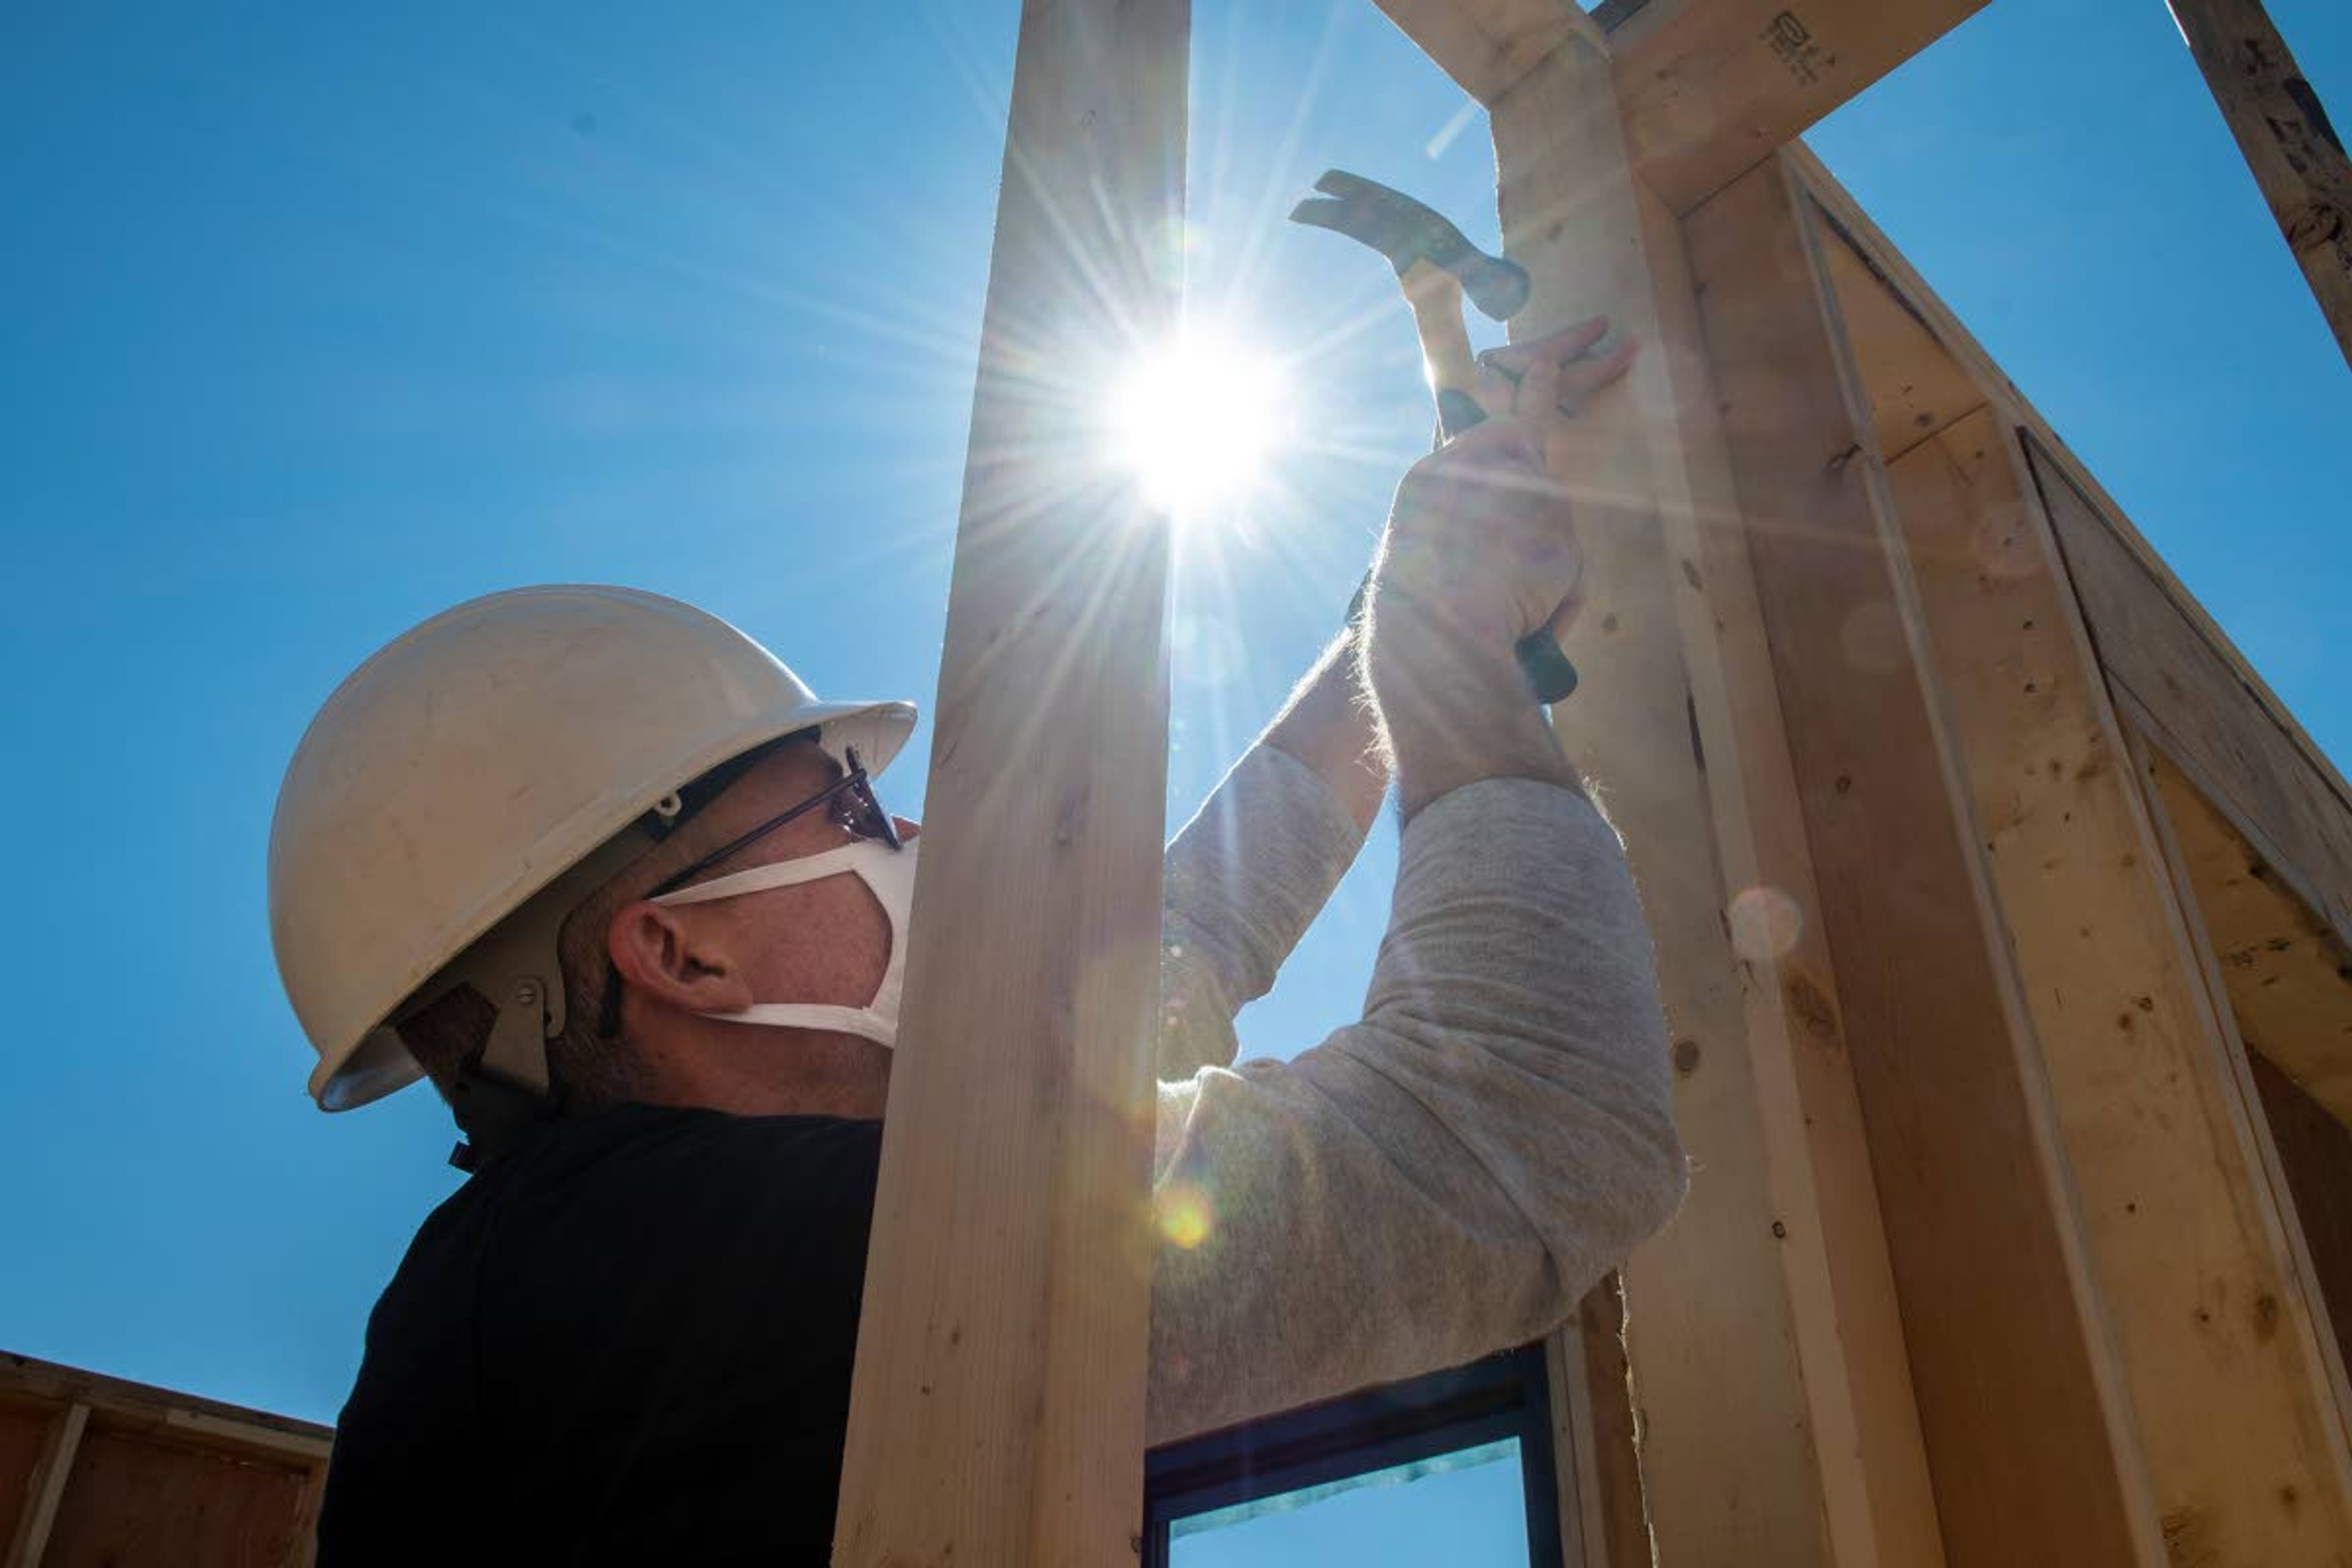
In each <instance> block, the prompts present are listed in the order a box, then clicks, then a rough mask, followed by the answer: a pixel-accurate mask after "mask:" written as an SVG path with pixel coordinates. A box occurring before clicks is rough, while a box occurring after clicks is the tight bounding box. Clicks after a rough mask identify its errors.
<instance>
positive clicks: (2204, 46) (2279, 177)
mask: <svg viewBox="0 0 2352 1568" xmlns="http://www.w3.org/2000/svg"><path fill="white" fill-rule="evenodd" d="M2171 4H2172V16H2173V20H2175V21H2177V22H2179V24H2180V36H2181V37H2183V38H2186V39H2187V40H2188V41H2189V53H2190V54H2192V55H2194V56H2196V58H2197V64H2198V67H2199V68H2200V69H2201V70H2203V71H2204V73H2205V85H2206V86H2207V87H2209V88H2210V89H2212V91H2213V100H2214V101H2215V102H2216V103H2218V104H2220V105H2221V118H2222V119H2224V120H2226V121H2229V124H2230V133H2231V135H2232V136H2234V137H2236V138H2237V140H2238V151H2239V152H2241V153H2243V154H2245V159H2246V166H2247V168H2249V169H2251V170H2252V171H2253V175H2254V183H2255V184H2257V185H2260V186H2261V187H2262V191H2263V201H2265V202H2267V203H2268V204H2269V205H2270V209H2271V216H2272V217H2273V219H2274V220H2276V222H2277V224H2278V230H2279V237H2280V238H2282V239H2284V240H2285V241H2286V247H2287V249H2288V250H2290V251H2291V252H2293V253H2294V261H2295V265H2296V266H2297V267H2300V268H2303V276H2304V280H2305V282H2307V283H2309V284H2310V285H2311V294H2312V298H2313V299H2315V300H2318V302H2319V310H2320V313H2321V314H2322V315H2323V316H2325V317H2326V318H2327V326H2328V330H2329V331H2333V332H2334V333H2335V334H2336V348H2337V350H2338V351H2339V352H2341V353H2343V355H2344V357H2345V360H2346V362H2347V363H2352V158H2347V157H2346V155H2345V152H2344V142H2343V141H2342V139H2341V138H2340V137H2339V136H2338V135H2337V133H2336V129H2335V127H2334V126H2333V125H2331V124H2330V123H2329V122H2328V118H2327V110H2326V108H2325V106H2323V105H2322V104H2321V103H2320V101H2319V94H2318V92H2317V91H2316V90H2315V89H2313V87H2312V85H2311V81H2310V79H2308V78H2306V77H2305V75H2304V74H2303V70H2302V68H2301V67H2299V66H2297V65H2296V64H2295V63H2294V53H2293V51H2291V50H2290V49H2288V47H2286V40H2285V39H2284V38H2283V37H2280V36H2279V30H2278V28H2277V27H2276V26H2274V25H2273V23H2272V21H2271V18H2270V13H2269V12H2267V11H2265V10H2264V9H2263V5H2262V0H2171Z"/></svg>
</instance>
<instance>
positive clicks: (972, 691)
mask: <svg viewBox="0 0 2352 1568" xmlns="http://www.w3.org/2000/svg"><path fill="white" fill-rule="evenodd" d="M1189 26H1190V16H1189V11H1188V7H1187V5H1185V4H1184V0H1029V3H1028V4H1027V5H1025V6H1024V10H1023V15H1022V24H1021V37H1020V44H1019V48H1018V51H1017V57H1016V61H1015V65H1014V69H1013V104H1012V110H1011V120H1010V124H1009V126H1008V129H1007V134H1006V144H1005V158H1004V172H1003V192H1002V195H1001V196H1000V200H999V205H998V209H997V223H996V240H995V251H994V256H993V258H992V263H991V268H990V275H989V287H988V298H987V304H986V308H985V312H984V315H983V318H982V336H981V351H980V362H981V363H980V379H979V385H978V388H977V391H976V393H975V395H974V399H973V408H972V427H971V448H970V454H969V457H968V459H967V466H966V470H965V483H964V500H963V510H962V515H961V521H960V523H959V525H958V529H957V533H956V546H955V560H954V569H953V577H952V584H951V588H950V598H949V605H948V618H947V637H946V644H945V648H944V651H943V655H942V658H941V662H940V699H939V709H938V718H937V721H936V730H935V732H934V738H933V742H932V751H931V764H930V778H929V802H930V809H929V821H928V823H927V824H926V829H927V830H926V832H925V835H924V838H923V875H922V879H921V881H920V883H919V887H918V888H917V890H916V896H915V908H914V914H913V926H912V931H911V933H910V936H909V942H910V944H911V952H910V954H909V959H908V972H907V981H906V987H907V989H906V1002H905V1005H904V1009H903V1020H904V1022H903V1025H902V1027H901V1031H900V1035H901V1039H900V1045H899V1047H898V1054H897V1059H896V1067H895V1069H894V1078H893V1081H892V1084H891V1094H890V1108H889V1116H888V1121H887V1129H886V1131H885V1134H884V1139H883V1153H882V1173H881V1183H880V1187H879V1191H878V1194H877V1204H876V1212H875V1232H874V1240H873V1244H872V1247H871V1249H870V1251H869V1254H868V1258H867V1266H866V1293H865V1314H864V1317H863V1319H862V1320H861V1322H860V1326H859V1331H858V1342H857V1365H856V1377H855V1382H854V1385H853V1393H852V1399H851V1409H850V1416H849V1433H848V1440H847V1446H846V1449H845V1472H844V1476H843V1480H842V1491H841V1510H840V1516H839V1523H838V1526H837V1533H836V1536H835V1555H834V1561H835V1563H839V1564H842V1565H843V1568H883V1565H885V1564H888V1565H889V1568H914V1565H918V1564H922V1565H935V1568H942V1565H945V1564H947V1563H962V1564H973V1565H978V1564H985V1563H1022V1564H1024V1565H1035V1568H1105V1565H1109V1564H1117V1563H1127V1562H1129V1560H1130V1559H1131V1557H1132V1553H1133V1551H1134V1542H1135V1541H1136V1540H1137V1538H1138V1537H1137V1532H1138V1531H1139V1529H1140V1524H1141V1518H1142V1495H1141V1494H1142V1476H1143V1466H1142V1452H1143V1386H1144V1358H1145V1335H1146V1326H1147V1324H1146V1320H1147V1314H1148V1311H1149V1300H1150V1297H1149V1278H1148V1270H1149V1267H1150V1255H1149V1249H1148V1228H1147V1204H1146V1197H1147V1189H1148V1185H1149V1183H1150V1150H1151V1108H1152V1098H1151V1076H1150V1044H1151V1039H1152V1034H1153V1030H1152V1020H1153V1015H1154V1011H1155V1004H1156V1000H1157V981H1158V973H1159V969H1158V956H1159V939H1160V839H1161V834H1162V829H1163V827H1164V821H1163V817H1164V803H1165V795H1166V782H1167V740H1168V733H1167V731H1168V725H1167V676H1166V666H1165V658H1164V647H1163V642H1162V637H1161V617H1162V609H1163V599H1164V595H1165V587H1166V574H1167V558H1168V540H1167V530H1166V521H1165V519H1164V518H1161V517H1159V516H1156V515H1154V514H1152V513H1151V512H1150V510H1148V509H1147V508H1146V507H1145V505H1144V504H1143V502H1142V500H1141V498H1140V496H1139V490H1138V486H1137V483H1136V480H1135V479H1134V477H1133V476H1131V475H1128V474H1124V473H1120V472H1117V471H1115V470H1113V469H1112V468H1109V467H1108V453H1109V450H1110V443H1109V442H1108V441H1107V440H1106V439H1105V432H1104V431H1103V429H1102V428H1101V426H1100V424H1099V415H1098V413H1097V411H1098V409H1099V408H1100V407H1101V406H1102V405H1103V404H1104V403H1105V402H1106V401H1108V399H1107V396H1106V394H1107V393H1108V391H1109V389H1110V388H1111V387H1112V385H1113V384H1114V379H1115V378H1116V377H1117V376H1118V374H1121V373H1122V372H1123V370H1124V369H1125V367H1126V365H1127V364H1128V363H1129V362H1131V360H1132V358H1133V353H1134V350H1135V348H1136V347H1137V346H1138V345H1139V344H1143V343H1149V342H1152V341H1153V340H1155V339H1156V338H1158V337H1160V336H1161V335H1163V334H1164V333H1165V332H1167V331H1169V330H1170V329H1171V328H1172V326H1173V324H1174V321H1175V313H1176V303H1177V293H1178V288H1179V285H1180V282H1181V248H1180V242H1181V220H1182V211H1183V207H1182V199H1183V198H1182V190H1183V168H1184V110H1185V82H1186V67H1187V58H1186V57H1187V51H1188V48H1189V45H1188V33H1189Z"/></svg>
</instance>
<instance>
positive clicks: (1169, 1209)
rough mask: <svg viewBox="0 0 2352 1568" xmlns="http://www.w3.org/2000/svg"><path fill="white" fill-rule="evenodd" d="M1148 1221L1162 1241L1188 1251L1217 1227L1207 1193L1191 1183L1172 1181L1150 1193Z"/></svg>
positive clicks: (1204, 1239)
mask: <svg viewBox="0 0 2352 1568" xmlns="http://www.w3.org/2000/svg"><path fill="white" fill-rule="evenodd" d="M1151 1218H1152V1222H1153V1223H1154V1224H1155V1225H1157V1226H1159V1227H1160V1236H1161V1237H1163V1238H1165V1239H1166V1240H1167V1241H1168V1242H1170V1243H1171V1245H1173V1246H1176V1247H1182V1248H1183V1249H1184V1250H1185V1251H1187V1252H1190V1251H1192V1248H1194V1247H1198V1246H1200V1245H1201V1243H1202V1242H1204V1241H1206V1240H1208V1239H1209V1232H1211V1231H1212V1230H1214V1229H1215V1228H1216V1225H1217V1216H1216V1212H1215V1211H1214V1210H1213V1209H1212V1208H1211V1207H1210V1206H1209V1194H1206V1193H1204V1192H1202V1190H1201V1189H1200V1188H1199V1187H1196V1186H1194V1185H1193V1184H1192V1183H1190V1182H1171V1183H1169V1184H1167V1185H1165V1186H1163V1187H1161V1188H1160V1190H1159V1191H1158V1192H1155V1193H1153V1194H1151Z"/></svg>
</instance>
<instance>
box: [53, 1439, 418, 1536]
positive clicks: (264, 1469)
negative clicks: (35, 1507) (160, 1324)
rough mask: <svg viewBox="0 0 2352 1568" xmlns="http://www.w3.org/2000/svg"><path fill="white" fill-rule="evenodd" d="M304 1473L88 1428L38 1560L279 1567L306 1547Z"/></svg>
mask: <svg viewBox="0 0 2352 1568" xmlns="http://www.w3.org/2000/svg"><path fill="white" fill-rule="evenodd" d="M309 1481H310V1470H309V1469H308V1468H295V1467H290V1466H287V1465H283V1464H270V1463H267V1462H264V1461H259V1460H254V1459H247V1458H241V1457H238V1456H235V1455H231V1454H226V1453H221V1452H217V1451H206V1450H205V1449H201V1448H195V1447H186V1446H184V1445H180V1444H174V1443H170V1442H166V1441H163V1440H160V1439H158V1438H155V1437H152V1436H148V1435H146V1434H142V1433H135V1432H114V1431H105V1430H100V1429H98V1428H95V1427H94V1428H93V1429H92V1430H91V1431H90V1432H89V1435H88V1436H86V1437H85V1438H84V1439H83V1442H82V1451H81V1454H80V1457H79V1461H78V1462H77V1463H76V1465H75V1466H74V1471H73V1475H72V1477H71V1479H70V1480H69V1481H68V1484H67V1486H66V1489H65V1497H64V1499H63V1500H62V1502H61V1503H60V1505H59V1507H58V1519H57V1525H56V1528H55V1529H54V1530H53V1531H51V1533H50V1536H49V1547H48V1552H47V1554H46V1555H45V1556H43V1557H42V1558H41V1560H40V1561H41V1565H42V1568H129V1565H131V1564H134V1563H135V1564H137V1565H138V1568H289V1564H291V1563H294V1562H295V1561H297V1559H298V1558H299V1555H300V1554H301V1553H302V1552H304V1551H305V1550H307V1547H306V1544H305V1542H304V1533H305V1531H304V1525H305V1522H306V1521H307V1518H308V1514H307V1510H305V1508H304V1505H303V1492H304V1489H305V1488H306V1487H307V1486H308V1484H309ZM421 1501H422V1500H420V1502H421Z"/></svg>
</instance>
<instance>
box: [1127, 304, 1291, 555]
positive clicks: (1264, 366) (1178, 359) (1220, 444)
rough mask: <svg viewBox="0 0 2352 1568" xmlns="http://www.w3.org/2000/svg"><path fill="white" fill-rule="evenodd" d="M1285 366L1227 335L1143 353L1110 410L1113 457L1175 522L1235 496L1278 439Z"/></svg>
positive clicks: (1201, 336) (1256, 475)
mask: <svg viewBox="0 0 2352 1568" xmlns="http://www.w3.org/2000/svg"><path fill="white" fill-rule="evenodd" d="M1288 406H1289V396H1288V394H1287V391H1286V386H1285V384H1284V376H1283V374H1282V367H1281V366H1280V365H1278V364H1277V363H1275V362H1274V361H1273V360H1271V359H1269V358H1267V357H1266V356H1265V355H1264V354H1259V353H1253V352H1251V351H1250V350H1248V349H1246V348H1244V347H1243V346H1241V345H1240V344H1238V343H1236V342H1232V341H1230V340H1228V339H1225V338H1223V337H1217V336H1211V335H1208V334H1205V333H1197V332H1196V333H1187V334H1185V335H1183V336H1181V337H1179V338H1178V339H1177V340H1176V341H1175V342H1173V343H1171V345H1169V346H1168V347H1167V348H1165V349H1162V350H1160V352H1158V353H1150V354H1147V355H1146V356H1145V357H1144V358H1143V360H1142V361H1141V362H1140V363H1139V364H1138V365H1137V366H1136V368H1135V370H1134V372H1133V373H1132V374H1129V376H1128V378H1127V380H1126V381H1125V382H1124V383H1123V384H1121V385H1120V386H1119V388H1118V393H1117V395H1116V396H1115V398H1114V402H1113V406H1112V411H1111V427H1112V438H1113V441H1114V442H1115V444H1116V447H1117V450H1118V459H1119V461H1120V462H1121V463H1122V464H1124V465H1125V466H1126V467H1128V468H1130V469H1132V470H1133V471H1134V472H1135V473H1136V474H1137V475H1138V476H1139V477H1140V478H1141V479H1142V481H1143V489H1144V493H1145V494H1146V495H1147V496H1148V497H1149V498H1150V500H1151V502H1152V504H1153V505H1154V506H1157V507H1160V508H1162V509H1164V510H1167V511H1168V512H1170V513H1171V514H1172V515H1173V516H1174V517H1176V518H1177V520H1178V521H1190V520H1192V518H1195V517H1197V516H1198V515H1200V514H1201V513H1202V512H1204V511H1205V510H1207V509H1209V508H1210V507H1212V506H1214V505H1217V504H1219V503H1221V502H1226V501H1232V500H1239V499H1240V498H1241V497H1242V496H1243V495H1244V493H1245V492H1247V491H1248V490H1249V489H1252V488H1253V487H1254V486H1255V484H1256V483H1257V482H1258V480H1259V479H1260V477H1261V476H1262V474H1263V472H1264V470H1265V459H1266V455H1267V454H1268V453H1269V452H1270V451H1271V450H1272V449H1273V447H1274V444H1275V442H1276V439H1277V438H1279V437H1281V435H1282V433H1283V430H1284V426H1285V421H1286V410H1287V408H1288Z"/></svg>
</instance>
